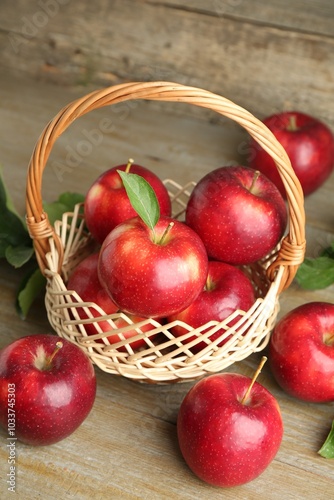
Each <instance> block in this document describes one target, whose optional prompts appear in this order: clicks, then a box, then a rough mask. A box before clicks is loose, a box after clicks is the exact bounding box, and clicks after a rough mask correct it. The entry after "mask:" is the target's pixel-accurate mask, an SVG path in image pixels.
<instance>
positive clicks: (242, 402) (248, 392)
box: [241, 356, 268, 405]
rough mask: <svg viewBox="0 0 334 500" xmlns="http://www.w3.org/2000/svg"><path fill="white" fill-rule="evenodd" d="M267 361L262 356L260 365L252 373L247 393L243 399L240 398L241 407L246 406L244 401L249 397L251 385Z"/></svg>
mask: <svg viewBox="0 0 334 500" xmlns="http://www.w3.org/2000/svg"><path fill="white" fill-rule="evenodd" d="M267 359H268V358H267V357H266V356H262V358H261V361H260V364H259V366H258V368H257V370H256V372H255V373H254V376H253V378H252V381H251V383H250V384H249V387H248V389H247V391H246V394H245V395H244V397H243V398H242V400H241V404H242V405H244V404H246V401H247V399H248V396H249V394H250V392H251V390H252V387H253V385H254V383H255V381H256V379H257V377H258V376H259V374H260V373H261V370H262V368H263V365H264V364H265V362H266V361H267Z"/></svg>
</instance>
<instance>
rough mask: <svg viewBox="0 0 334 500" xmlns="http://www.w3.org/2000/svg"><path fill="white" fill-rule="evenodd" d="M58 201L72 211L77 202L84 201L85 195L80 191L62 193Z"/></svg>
mask: <svg viewBox="0 0 334 500" xmlns="http://www.w3.org/2000/svg"><path fill="white" fill-rule="evenodd" d="M58 201H59V202H60V203H63V204H64V205H66V206H67V209H68V211H72V210H73V209H74V206H75V205H76V204H77V203H83V202H84V201H85V196H84V195H83V194H81V193H70V192H66V193H62V194H61V195H60V196H59V198H58Z"/></svg>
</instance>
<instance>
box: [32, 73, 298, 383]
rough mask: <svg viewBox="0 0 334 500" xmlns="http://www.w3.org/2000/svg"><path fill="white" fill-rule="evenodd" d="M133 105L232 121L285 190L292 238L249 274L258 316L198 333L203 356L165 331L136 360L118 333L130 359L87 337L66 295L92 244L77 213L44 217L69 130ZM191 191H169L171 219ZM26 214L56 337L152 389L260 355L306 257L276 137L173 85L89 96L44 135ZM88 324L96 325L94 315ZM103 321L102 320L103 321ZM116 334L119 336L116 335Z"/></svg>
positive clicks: (227, 107) (210, 97)
mask: <svg viewBox="0 0 334 500" xmlns="http://www.w3.org/2000/svg"><path fill="white" fill-rule="evenodd" d="M135 99H148V100H160V101H166V102H168V101H169V102H184V103H188V104H191V105H195V106H198V107H203V108H207V109H210V110H212V111H215V112H217V113H219V114H221V115H223V116H225V117H227V118H230V119H232V120H234V121H235V122H236V123H238V124H239V125H240V126H241V127H243V128H244V129H245V130H246V131H247V132H248V133H249V134H250V135H251V136H252V137H253V138H254V140H255V141H256V142H257V143H258V144H259V145H260V146H261V147H262V148H263V149H264V150H265V151H267V153H268V154H269V155H270V156H271V157H272V158H273V160H274V162H275V164H276V166H277V169H278V172H279V174H280V176H281V178H282V181H283V184H284V186H285V189H286V195H287V206H288V214H289V227H288V233H287V234H286V236H285V237H284V238H283V240H282V242H281V245H280V246H279V248H278V249H276V251H275V252H273V253H272V254H271V255H269V256H267V257H266V258H265V259H264V260H263V261H262V262H258V263H255V264H254V265H253V266H249V269H248V271H247V272H248V273H249V276H250V278H251V279H252V282H253V284H254V287H255V289H256V291H257V296H258V298H257V300H256V303H255V304H254V308H251V309H250V310H249V311H244V312H240V315H241V319H240V321H238V323H240V329H239V330H237V329H236V327H235V325H234V326H229V321H230V319H231V318H229V319H226V320H225V321H224V322H222V323H221V324H216V323H217V322H213V323H215V324H213V325H212V324H210V325H209V324H208V325H202V327H200V328H197V329H196V331H195V335H196V336H197V340H195V341H192V342H195V343H196V342H199V341H201V342H206V343H207V346H206V347H205V349H204V350H203V351H201V352H200V353H199V354H197V355H194V354H193V353H192V352H191V350H189V348H188V347H187V344H183V343H182V342H181V341H180V340H179V339H175V338H174V336H173V334H172V333H171V331H170V330H169V328H170V326H169V325H161V328H157V329H156V330H157V331H158V332H159V335H161V336H162V343H158V344H157V345H155V343H154V342H153V341H152V340H151V338H150V336H151V334H152V332H151V331H150V332H146V333H145V334H144V333H141V334H139V335H141V336H144V338H145V342H146V344H147V348H145V349H144V351H143V352H136V353H134V352H133V350H132V349H131V346H130V341H129V340H124V339H123V340H122V331H121V330H120V331H119V334H120V342H119V347H122V349H125V351H124V350H117V349H116V348H114V347H113V346H112V345H110V344H109V341H108V339H107V337H108V332H103V331H102V330H101V328H100V327H99V321H98V319H97V318H95V317H94V318H93V319H94V323H95V322H96V331H97V335H93V336H89V335H88V334H87V332H86V330H85V323H86V322H85V321H82V320H80V317H79V316H78V313H77V308H78V307H83V308H84V309H85V310H87V311H89V309H88V308H87V304H86V305H85V304H83V303H80V302H78V297H74V296H72V295H71V292H69V291H68V290H66V285H65V281H64V280H66V277H67V276H68V275H69V273H70V272H71V269H72V270H73V268H74V267H75V265H76V264H77V263H78V259H80V258H81V257H82V256H83V255H85V252H86V250H88V247H89V244H90V243H89V241H90V240H89V235H87V234H83V224H82V219H80V216H79V212H80V210H79V208H80V207H79V206H78V207H76V209H75V211H74V213H72V214H64V216H63V219H62V221H57V222H56V224H55V227H54V228H53V227H52V225H51V224H50V221H49V219H48V217H47V215H46V214H45V212H44V210H43V204H42V177H43V172H44V169H45V167H46V164H47V161H48V158H49V156H50V153H51V150H52V148H53V145H54V144H55V142H56V140H57V139H58V137H59V136H60V135H61V134H63V133H64V132H65V131H66V129H67V128H68V127H69V126H70V125H71V123H73V122H74V121H75V120H76V119H78V118H80V117H81V116H83V115H85V114H86V113H89V112H91V111H93V110H95V109H99V108H102V107H104V106H109V105H113V104H117V103H120V102H124V101H127V100H135ZM192 187H193V183H188V184H187V185H186V186H183V187H182V186H179V185H177V183H175V182H174V181H170V182H169V189H168V191H169V192H170V196H171V200H172V201H173V203H174V204H175V205H176V210H175V211H174V216H179V215H181V214H182V213H183V212H184V209H185V206H186V203H187V201H185V200H186V199H187V198H188V197H189V196H190V192H191V189H192ZM184 196H185V198H184ZM181 197H182V199H181ZM26 212H27V214H26V220H27V226H28V230H29V234H30V236H31V238H32V239H33V242H34V248H35V252H36V257H37V260H38V264H39V266H40V268H41V271H42V272H43V273H44V274H45V276H46V278H47V286H46V297H45V302H46V307H47V313H48V317H49V320H50V323H51V325H52V326H53V328H54V329H55V330H56V332H57V333H58V334H59V336H61V337H64V338H67V339H68V340H70V341H72V342H74V343H77V344H78V345H79V346H80V347H81V348H83V349H84V350H85V351H86V352H87V354H88V355H89V356H90V358H91V360H92V361H93V362H94V363H95V364H96V365H97V366H99V367H100V368H101V369H103V370H104V371H106V372H109V373H114V374H118V375H123V376H126V377H129V378H132V379H135V380H140V381H145V382H151V383H156V382H158V383H162V382H168V383H170V382H175V381H180V380H189V379H194V378H196V377H200V376H203V375H205V374H207V373H211V372H216V371H221V370H222V369H224V368H226V367H227V366H229V365H231V364H232V363H234V362H235V361H239V360H242V359H244V358H245V357H247V356H248V355H249V354H251V353H252V352H255V351H258V350H261V349H263V348H264V347H265V345H266V343H267V342H268V338H269V335H270V332H271V329H272V328H273V325H274V323H275V320H276V317H277V314H278V311H279V301H278V297H279V294H280V293H281V292H282V291H283V290H284V289H285V288H287V287H288V286H289V285H290V284H291V282H292V280H293V278H294V276H295V274H296V272H297V269H298V266H299V265H300V263H301V262H302V261H303V258H304V254H305V213H304V198H303V192H302V188H301V185H300V183H299V181H298V179H297V177H296V175H295V173H294V171H293V169H292V167H291V163H290V160H289V157H288V155H287V154H286V152H285V150H284V148H283V147H282V146H281V144H280V143H279V142H278V141H277V139H276V138H275V136H274V135H273V133H272V132H271V131H270V130H269V129H268V128H267V127H266V126H265V125H264V124H263V123H262V122H261V121H260V120H258V119H257V118H255V117H254V116H253V115H252V114H251V113H249V112H248V111H247V110H245V109H243V108H241V107H240V106H238V105H236V104H234V103H233V102H232V101H230V100H228V99H226V98H224V97H222V96H219V95H216V94H213V93H212V92H209V91H206V90H202V89H199V88H195V87H189V86H184V85H180V84H177V83H173V82H134V83H126V84H119V85H115V86H113V87H109V88H104V89H101V90H97V91H94V92H91V93H90V94H88V95H86V96H83V97H81V98H79V99H77V100H75V101H73V102H71V103H69V104H68V105H67V106H65V107H64V108H63V109H61V110H60V111H59V112H58V114H57V115H56V116H55V117H54V118H53V119H52V120H51V121H50V122H49V123H48V124H47V126H46V127H45V129H44V131H43V132H42V134H41V135H40V137H39V139H38V141H37V143H36V145H35V148H34V151H33V153H32V156H31V159H30V163H29V167H28V172H27V186H26ZM175 214H177V215H175ZM80 221H81V222H80ZM92 310H93V311H95V308H94V307H92ZM93 316H95V315H93ZM73 317H74V319H73ZM89 317H92V313H90V314H89ZM106 319H107V318H103V316H101V317H100V321H104V320H106ZM211 323H212V322H211ZM246 326H247V327H246ZM208 328H212V331H217V329H220V328H221V329H222V330H223V331H224V332H225V333H224V334H223V335H224V338H226V339H227V342H226V344H224V345H223V346H222V347H219V346H218V342H219V340H217V341H215V342H213V343H211V341H210V340H209V339H208V337H209V336H210V331H208ZM153 331H154V332H155V330H153ZM117 332H118V331H117V330H114V333H115V334H117ZM241 332H243V333H241ZM155 333H157V332H155ZM193 334H194V331H193V330H192V329H191V327H189V335H193Z"/></svg>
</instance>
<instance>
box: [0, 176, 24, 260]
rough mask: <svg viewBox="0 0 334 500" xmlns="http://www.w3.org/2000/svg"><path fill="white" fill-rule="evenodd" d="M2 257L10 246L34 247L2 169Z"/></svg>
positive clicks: (0, 198)
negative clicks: (4, 179)
mask: <svg viewBox="0 0 334 500" xmlns="http://www.w3.org/2000/svg"><path fill="white" fill-rule="evenodd" d="M0 214H1V216H0V256H1V257H4V256H5V253H6V248H7V247H8V246H9V245H13V246H16V245H27V246H29V245H32V243H31V240H30V237H29V234H28V231H27V228H26V225H25V221H24V220H23V219H22V218H21V217H20V216H19V215H18V214H17V212H16V210H15V208H14V205H13V202H12V200H11V198H10V196H9V193H8V191H7V189H6V186H5V183H4V181H3V179H2V176H1V169H0Z"/></svg>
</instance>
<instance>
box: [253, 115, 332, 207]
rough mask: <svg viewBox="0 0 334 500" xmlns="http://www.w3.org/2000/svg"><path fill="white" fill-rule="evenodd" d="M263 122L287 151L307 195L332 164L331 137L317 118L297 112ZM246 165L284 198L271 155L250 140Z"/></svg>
mask: <svg viewBox="0 0 334 500" xmlns="http://www.w3.org/2000/svg"><path fill="white" fill-rule="evenodd" d="M263 123H264V124H265V125H266V126H267V127H268V128H269V129H270V130H271V131H272V132H273V134H274V135H275V137H276V138H277V140H278V141H279V142H280V143H281V144H282V146H283V147H284V149H285V151H286V152H287V154H288V156H289V158H290V161H291V165H292V167H293V169H294V171H295V174H296V176H297V177H298V179H299V182H300V184H301V186H302V189H303V192H304V195H305V196H307V195H309V194H311V193H313V192H314V191H315V190H316V189H318V188H319V187H320V186H321V185H322V184H323V183H324V182H325V181H326V179H327V178H328V177H329V175H330V174H331V173H332V170H333V167H334V136H333V134H332V132H331V130H330V129H329V128H328V127H327V125H325V124H324V123H322V122H321V121H320V120H317V119H316V118H314V117H312V116H309V115H307V114H305V113H301V112H299V111H284V112H282V113H277V114H274V115H271V116H268V117H267V118H265V119H264V120H263ZM249 166H250V167H252V168H254V169H257V170H260V171H261V172H263V173H264V174H265V175H266V176H267V177H269V179H271V180H272V181H273V182H274V183H275V184H276V186H277V187H278V188H279V190H280V192H281V193H282V195H283V196H284V197H286V192H285V188H284V185H283V182H282V180H281V177H280V175H279V173H278V170H277V167H276V165H275V162H274V160H273V159H272V157H271V156H270V155H269V154H268V153H267V152H266V151H264V149H262V147H261V146H260V145H259V144H258V143H257V142H255V141H254V140H252V141H251V151H250V158H249Z"/></svg>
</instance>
